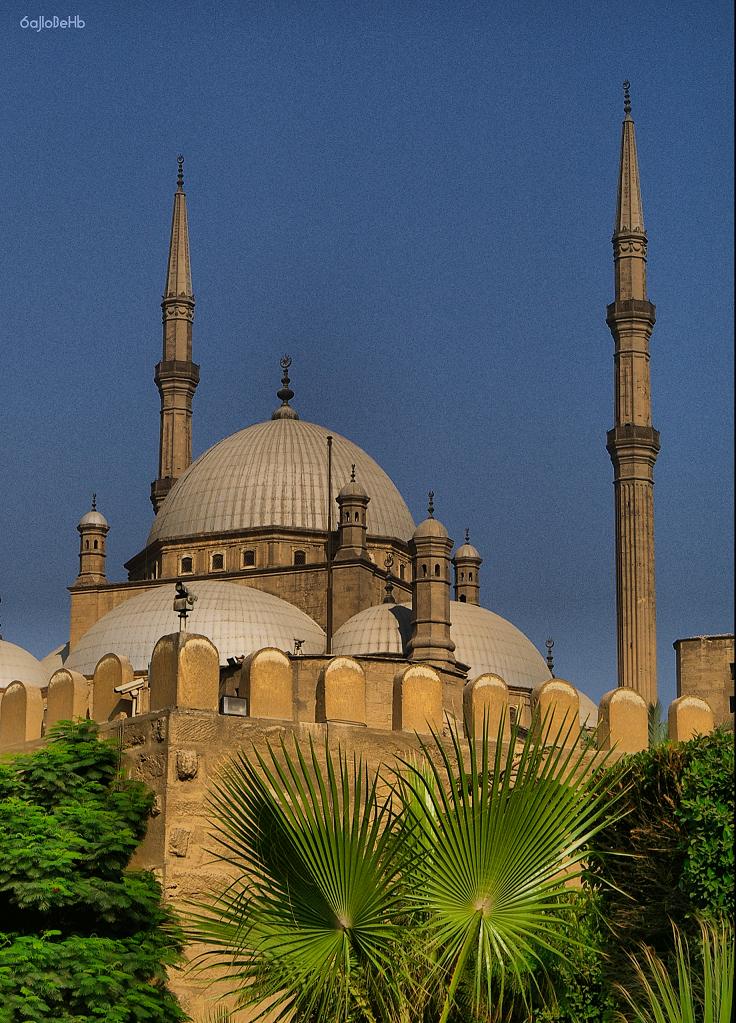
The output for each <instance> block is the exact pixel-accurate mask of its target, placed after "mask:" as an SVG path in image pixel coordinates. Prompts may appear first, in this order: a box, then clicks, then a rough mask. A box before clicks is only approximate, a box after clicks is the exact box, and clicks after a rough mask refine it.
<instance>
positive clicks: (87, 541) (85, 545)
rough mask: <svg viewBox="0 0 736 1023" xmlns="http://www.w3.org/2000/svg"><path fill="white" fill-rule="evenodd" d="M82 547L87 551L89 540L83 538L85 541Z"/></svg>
mask: <svg viewBox="0 0 736 1023" xmlns="http://www.w3.org/2000/svg"><path fill="white" fill-rule="evenodd" d="M84 549H85V550H86V551H88V550H89V540H85V541H84Z"/></svg>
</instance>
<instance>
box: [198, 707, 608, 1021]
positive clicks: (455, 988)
mask: <svg viewBox="0 0 736 1023" xmlns="http://www.w3.org/2000/svg"><path fill="white" fill-rule="evenodd" d="M537 724H538V723H537ZM501 728H503V724H502V725H501ZM539 732H540V730H539V728H535V729H533V730H532V732H531V733H530V734H529V735H527V736H526V737H525V738H522V736H521V735H520V733H519V731H518V729H515V730H514V731H513V734H512V738H511V742H510V743H508V745H506V746H505V745H504V743H503V742H502V741H501V736H502V734H503V733H502V731H499V735H498V737H497V740H496V742H495V744H494V743H491V742H489V740H488V735H487V731H486V730H484V732H483V735H482V736H481V737H480V738H478V739H474V738H471V739H469V740H467V741H466V740H461V738H460V736H459V734H458V733H457V731H456V730H455V729H454V728H453V727H451V728H450V740H449V742H446V741H444V740H442V739H441V737H440V736H434V737H433V738H432V740H431V741H426V742H425V741H422V742H420V759H419V760H417V761H416V762H410V761H404V762H400V763H399V766H398V768H397V770H396V772H395V776H394V777H393V779H392V780H389V779H388V778H387V777H379V774H378V772H376V771H372V770H370V769H369V768H368V767H367V765H366V764H365V762H364V761H362V760H361V759H353V760H352V761H348V758H347V757H346V755H345V754H344V752H342V751H341V750H340V749H338V750H337V751H331V750H329V749H327V748H325V749H324V751H323V752H322V751H320V755H318V752H317V750H316V749H315V747H314V746H313V745H312V744H310V747H309V750H308V751H303V750H302V749H301V748H300V746H299V744H298V742H297V741H296V740H295V742H294V746H293V749H292V748H291V747H287V745H286V744H285V743H283V742H282V743H281V745H280V746H279V747H277V748H272V747H268V749H267V752H266V753H265V754H263V753H259V752H257V751H255V750H254V751H253V753H251V754H249V755H244V754H241V755H239V756H238V757H237V758H236V759H235V760H233V761H232V762H231V763H230V764H229V766H228V767H227V768H226V769H225V770H224V772H223V773H222V775H221V777H220V779H219V781H218V783H217V785H216V787H215V789H214V792H213V795H212V807H213V810H214V814H215V829H216V830H215V834H216V837H217V839H218V843H219V851H218V853H217V855H218V856H219V858H220V859H222V860H224V861H225V862H226V863H227V864H229V865H230V866H231V867H232V869H233V871H234V880H233V883H232V885H231V886H230V887H229V888H228V889H227V890H226V891H225V892H223V893H221V894H219V895H218V896H217V897H213V898H212V899H211V900H210V901H209V903H208V905H207V906H206V907H205V908H204V909H200V912H199V915H198V918H197V920H196V926H195V932H196V936H197V938H198V939H199V940H204V941H205V942H207V943H208V945H209V946H210V952H209V953H207V960H208V961H210V962H211V961H212V960H213V958H214V960H215V961H217V962H218V964H219V966H220V971H219V972H220V975H222V971H223V969H224V972H225V974H226V976H228V977H229V978H230V980H231V981H232V983H233V986H234V987H236V988H237V989H238V991H239V998H240V1004H241V1005H248V1006H251V1007H260V1008H258V1009H257V1010H256V1011H257V1013H258V1012H260V1015H256V1017H255V1018H262V1017H263V1016H265V1015H266V1014H267V1012H268V1013H272V1014H273V1018H274V1019H277V1020H286V1019H287V1018H288V1019H294V1020H299V1021H312V1020H315V1021H316V1020H320V1021H324V1020H330V1021H335V1023H338V1021H344V1023H348V1021H350V1023H353V1021H363V1023H379V1021H380V1023H384V1021H385V1023H389V1021H390V1023H399V1021H401V1023H414V1021H429V1020H430V1019H431V1020H432V1021H436V1020H438V1019H439V1020H440V1021H441V1023H447V1021H448V1020H450V1019H451V1017H452V1013H453V1012H458V1011H460V1009H459V1006H460V1005H461V1004H463V1005H468V1004H470V1006H471V1008H472V1012H473V1013H474V1014H475V1015H477V1016H478V1017H479V1018H483V1019H492V1018H494V1014H495V1013H496V1012H497V1011H498V1010H499V1007H500V1006H501V1004H502V1002H503V991H504V985H505V983H506V977H507V974H509V972H510V974H511V975H512V978H513V980H514V984H513V986H514V987H515V988H516V989H517V990H519V989H521V990H523V988H524V985H525V984H526V983H527V982H528V976H529V971H530V969H531V968H532V967H533V966H534V964H535V963H537V962H538V959H539V952H540V951H541V950H542V949H547V950H549V951H551V952H552V953H553V954H554V953H557V954H563V953H561V952H560V950H563V951H564V950H565V948H568V949H569V947H570V946H574V944H575V942H574V939H572V938H568V937H567V935H566V926H567V924H568V918H567V915H566V909H565V905H566V902H567V901H568V900H567V898H566V896H567V895H569V888H568V887H567V885H568V884H569V881H570V879H571V878H574V877H576V876H578V875H579V873H580V867H581V864H582V860H583V857H584V855H585V848H586V845H587V843H589V842H590V841H591V839H592V838H593V837H594V835H595V834H596V832H597V831H598V829H599V828H600V827H602V826H603V824H604V823H605V821H606V820H607V819H610V815H611V813H612V812H615V807H614V800H613V797H611V796H610V795H609V792H608V788H607V784H606V782H605V780H604V778H605V775H604V773H603V772H600V771H594V770H593V769H592V766H591V765H592V759H593V758H591V756H590V752H589V750H587V749H586V748H585V747H584V746H583V745H581V744H579V743H578V744H576V743H575V742H573V744H572V746H570V745H569V743H570V741H572V740H571V737H570V735H569V734H568V732H569V730H565V733H564V734H562V733H559V734H556V735H553V736H550V735H546V736H544V738H540V737H539ZM572 738H573V739H576V738H578V736H577V729H576V734H575V736H573V737H572ZM560 743H567V745H560ZM379 791H387V793H388V794H387V795H385V796H379Z"/></svg>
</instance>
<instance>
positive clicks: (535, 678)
mask: <svg viewBox="0 0 736 1023" xmlns="http://www.w3.org/2000/svg"><path fill="white" fill-rule="evenodd" d="M410 637H411V606H410V605H409V604H378V605H377V606H375V607H369V608H366V609H365V611H360V612H359V613H358V614H357V615H354V616H353V617H352V618H350V619H348V621H347V622H345V624H344V625H342V626H341V627H340V628H339V629H338V630H337V632H336V633H335V636H334V638H333V642H332V651H333V653H334V654H336V655H352V656H356V655H359V654H396V655H398V656H405V655H406V648H407V644H408V641H409V638H410ZM450 638H451V639H452V641H453V642H454V644H455V657H456V659H457V660H458V661H460V663H462V664H467V665H468V668H469V671H468V678H471V679H472V678H476V677H477V676H478V675H482V674H483V673H484V672H488V671H490V672H494V673H495V674H496V675H500V676H501V678H502V679H504V681H505V682H506V683H507V684H508V685H510V686H523V687H524V688H525V689H532V688H533V687H534V686H536V685H538V684H539V683H540V682H545V681H546V680H547V679H548V678H551V675H550V672H549V668H548V667H547V665H546V663H545V660H544V658H543V657H542V655H541V654H540V653H539V651H538V650H537V648H536V647H535V646H534V644H533V643H532V642H531V641H530V640H529V639H527V637H526V636H525V635H524V633H523V632H521V631H520V630H519V629H517V628H516V626H515V625H512V624H511V622H508V621H506V619H505V618H501V616H500V615H497V614H494V612H493V611H488V610H487V609H486V608H484V607H478V606H477V605H475V604H463V603H461V602H460V601H455V600H452V601H450Z"/></svg>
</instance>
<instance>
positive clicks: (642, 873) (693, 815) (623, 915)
mask: <svg viewBox="0 0 736 1023" xmlns="http://www.w3.org/2000/svg"><path fill="white" fill-rule="evenodd" d="M614 771H615V773H616V775H617V782H616V784H617V787H618V789H619V790H620V791H621V792H622V793H626V794H625V797H624V798H625V800H626V805H627V808H628V810H629V813H628V814H627V815H626V816H623V817H620V818H619V819H617V820H615V821H612V822H611V823H610V824H608V825H607V827H606V828H605V829H604V831H603V832H602V833H601V835H600V836H599V847H600V848H603V849H607V850H610V851H611V852H613V853H614V854H617V855H608V856H606V857H605V858H598V859H595V860H593V861H592V863H591V870H590V872H589V875H588V880H589V881H590V883H591V884H592V885H593V886H594V887H596V888H598V889H599V891H600V893H601V902H602V912H603V915H604V916H605V918H606V920H607V921H608V924H609V925H610V928H611V931H612V934H613V940H612V941H610V942H609V951H610V959H611V967H610V972H611V975H612V976H613V977H614V978H615V979H618V980H622V981H627V980H628V979H629V978H630V975H631V968H630V963H629V960H628V958H627V956H626V952H627V951H628V950H630V949H632V948H636V947H637V946H638V945H640V944H644V945H647V946H650V947H652V948H653V950H654V952H655V953H656V954H658V955H659V956H661V957H665V958H666V957H667V956H668V955H669V954H671V952H672V950H673V945H672V928H671V923H672V922H674V923H676V924H677V925H678V927H680V928H681V929H682V930H683V932H684V933H685V934H686V935H695V934H697V933H699V927H698V922H697V920H698V917H700V916H704V917H706V918H709V919H718V918H719V917H721V916H722V915H723V914H730V913H731V912H732V907H733V884H734V880H733V866H734V855H733V841H734V830H733V811H734V779H733V771H734V755H733V741H732V736H730V735H729V734H727V733H724V732H719V731H717V732H714V733H713V734H711V735H708V736H699V737H697V738H695V739H692V740H691V741H690V742H687V743H680V744H673V743H666V744H664V745H662V746H658V747H655V748H653V749H650V750H645V751H643V752H642V753H637V754H634V755H633V756H631V757H627V758H625V759H624V760H623V761H622V762H621V763H620V765H619V766H618V767H617V768H615V769H614Z"/></svg>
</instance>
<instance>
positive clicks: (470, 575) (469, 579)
mask: <svg viewBox="0 0 736 1023" xmlns="http://www.w3.org/2000/svg"><path fill="white" fill-rule="evenodd" d="M472 581H473V573H472V572H468V582H470V583H472Z"/></svg>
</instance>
